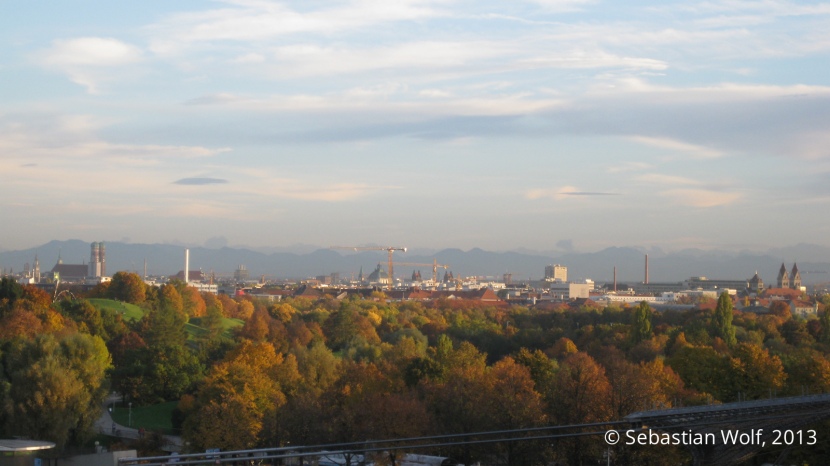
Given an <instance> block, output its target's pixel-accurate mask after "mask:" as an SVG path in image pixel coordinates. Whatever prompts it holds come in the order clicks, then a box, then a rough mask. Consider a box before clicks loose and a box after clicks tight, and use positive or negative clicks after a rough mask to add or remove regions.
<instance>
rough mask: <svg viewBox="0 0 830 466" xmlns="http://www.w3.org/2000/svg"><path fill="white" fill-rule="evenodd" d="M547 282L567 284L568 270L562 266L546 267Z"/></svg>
mask: <svg viewBox="0 0 830 466" xmlns="http://www.w3.org/2000/svg"><path fill="white" fill-rule="evenodd" d="M545 280H546V281H549V282H553V281H559V282H567V281H568V268H567V267H565V266H564V265H560V264H553V265H549V266H547V267H545Z"/></svg>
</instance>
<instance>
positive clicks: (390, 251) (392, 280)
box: [329, 246, 406, 290]
mask: <svg viewBox="0 0 830 466" xmlns="http://www.w3.org/2000/svg"><path fill="white" fill-rule="evenodd" d="M329 249H351V250H352V251H386V252H387V253H388V254H389V284H388V285H387V286H388V288H389V289H390V290H391V289H392V288H393V287H394V286H395V275H394V274H393V272H392V267H393V265H392V254H393V253H394V252H395V251H402V252H406V248H399V247H395V246H388V247H373V246H367V247H364V246H332V247H331V248H329Z"/></svg>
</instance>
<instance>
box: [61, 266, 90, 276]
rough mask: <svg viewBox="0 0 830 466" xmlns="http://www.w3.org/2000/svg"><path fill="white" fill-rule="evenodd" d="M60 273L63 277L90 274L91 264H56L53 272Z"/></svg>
mask: <svg viewBox="0 0 830 466" xmlns="http://www.w3.org/2000/svg"><path fill="white" fill-rule="evenodd" d="M55 272H57V273H59V274H60V276H61V278H71V277H80V278H84V277H86V276H87V275H89V266H88V265H86V264H55V266H54V267H52V273H55Z"/></svg>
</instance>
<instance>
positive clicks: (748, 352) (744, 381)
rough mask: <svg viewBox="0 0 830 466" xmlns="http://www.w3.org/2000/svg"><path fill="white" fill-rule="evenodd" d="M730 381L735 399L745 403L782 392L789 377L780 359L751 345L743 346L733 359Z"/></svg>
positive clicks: (741, 345) (731, 361) (740, 346)
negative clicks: (745, 401) (774, 392)
mask: <svg viewBox="0 0 830 466" xmlns="http://www.w3.org/2000/svg"><path fill="white" fill-rule="evenodd" d="M728 374H729V380H730V382H731V387H730V388H731V390H732V393H730V394H729V395H732V397H734V398H737V395H738V394H740V397H741V398H742V399H758V398H765V397H767V396H769V393H770V392H772V391H778V390H781V388H783V387H784V382H785V380H786V378H787V374H786V373H785V372H784V366H783V364H782V363H781V359H780V358H779V357H778V356H775V355H771V354H769V351H768V350H767V349H765V348H762V347H760V346H758V345H755V344H751V343H741V344H739V345H738V346H737V347H736V348H735V350H734V351H733V357H732V358H731V359H730V370H729V373H728Z"/></svg>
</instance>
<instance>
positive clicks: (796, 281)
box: [790, 262, 801, 290]
mask: <svg viewBox="0 0 830 466" xmlns="http://www.w3.org/2000/svg"><path fill="white" fill-rule="evenodd" d="M790 288H792V289H794V290H798V289H801V274H800V273H798V264H796V263H794V262H793V274H792V283H791V284H790Z"/></svg>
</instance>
